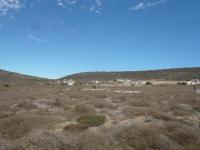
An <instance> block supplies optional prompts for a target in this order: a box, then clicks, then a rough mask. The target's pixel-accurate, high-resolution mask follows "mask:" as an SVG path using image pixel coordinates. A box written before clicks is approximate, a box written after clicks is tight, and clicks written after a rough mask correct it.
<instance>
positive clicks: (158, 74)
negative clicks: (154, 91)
mask: <svg viewBox="0 0 200 150" xmlns="http://www.w3.org/2000/svg"><path fill="white" fill-rule="evenodd" d="M119 78H123V79H131V80H151V79H156V80H190V79H200V67H194V68H174V69H161V70H147V71H124V72H84V73H77V74H73V75H69V76H66V77H63V78H61V79H77V80H114V79H119Z"/></svg>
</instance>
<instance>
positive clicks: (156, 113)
mask: <svg viewBox="0 0 200 150" xmlns="http://www.w3.org/2000/svg"><path fill="white" fill-rule="evenodd" d="M147 112H148V114H149V115H151V116H153V118H156V119H160V120H164V121H170V120H172V119H173V116H172V115H171V114H169V113H167V112H161V111H160V110H156V109H148V110H147Z"/></svg>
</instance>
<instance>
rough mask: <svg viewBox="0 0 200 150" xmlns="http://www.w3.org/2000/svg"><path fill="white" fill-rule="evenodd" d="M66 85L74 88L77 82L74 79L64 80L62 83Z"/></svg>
mask: <svg viewBox="0 0 200 150" xmlns="http://www.w3.org/2000/svg"><path fill="white" fill-rule="evenodd" d="M62 83H63V84H64V85H67V86H73V85H75V83H76V81H74V80H72V79H69V80H66V79H65V80H63V82H62Z"/></svg>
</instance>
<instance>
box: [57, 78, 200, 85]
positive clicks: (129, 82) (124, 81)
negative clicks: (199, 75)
mask: <svg viewBox="0 0 200 150" xmlns="http://www.w3.org/2000/svg"><path fill="white" fill-rule="evenodd" d="M57 83H61V84H63V85H66V86H74V85H75V84H77V82H76V81H75V80H72V79H64V80H63V81H57ZM90 83H91V84H99V85H101V84H103V82H100V81H98V80H93V81H91V82H90ZM108 83H109V84H110V85H119V86H145V85H176V84H182V85H200V80H198V79H194V80H190V81H181V82H177V81H153V80H152V81H144V80H137V81H133V80H129V79H116V80H112V81H109V82H107V83H106V84H108Z"/></svg>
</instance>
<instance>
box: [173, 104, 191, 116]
mask: <svg viewBox="0 0 200 150" xmlns="http://www.w3.org/2000/svg"><path fill="white" fill-rule="evenodd" d="M170 111H172V113H173V114H174V115H175V116H190V115H192V114H193V113H194V112H193V111H192V109H189V108H186V107H183V106H182V105H178V104H170Z"/></svg>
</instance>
